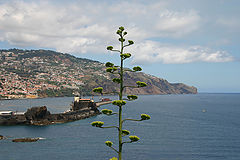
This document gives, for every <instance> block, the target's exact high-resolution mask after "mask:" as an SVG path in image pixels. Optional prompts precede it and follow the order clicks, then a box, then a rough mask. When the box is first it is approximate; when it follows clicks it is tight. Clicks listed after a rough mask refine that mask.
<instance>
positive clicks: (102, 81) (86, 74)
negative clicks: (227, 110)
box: [0, 49, 197, 98]
mask: <svg viewBox="0 0 240 160" xmlns="http://www.w3.org/2000/svg"><path fill="white" fill-rule="evenodd" d="M112 78H114V77H113V75H111V74H109V73H106V71H105V66H104V63H100V62H98V61H93V60H89V59H84V58H77V57H74V56H72V55H69V54H63V53H59V52H54V51H49V50H19V49H10V50H0V88H1V90H0V95H3V94H8V95H10V94H11V96H15V97H18V98H19V97H20V98H21V97H22V98H24V96H26V95H38V96H39V97H49V96H51V97H54V96H73V91H77V92H81V93H82V94H83V95H91V94H92V92H91V91H92V89H93V88H95V87H99V86H101V87H103V88H104V90H105V91H107V92H112V91H118V85H117V84H115V83H113V82H112ZM124 78H125V81H124V82H125V85H136V84H135V82H136V81H143V82H146V83H147V84H148V86H147V87H144V88H137V89H132V88H127V89H126V90H125V93H127V94H196V93H197V88H195V87H192V86H187V85H185V84H182V83H169V82H168V81H167V80H165V79H162V78H158V77H155V76H152V75H149V74H145V73H143V72H138V73H132V72H127V73H125V75H124ZM10 81H15V82H16V84H17V85H13V86H11V83H9V82H10ZM26 90H27V91H29V93H26ZM8 92H9V93H8ZM13 93H14V95H13ZM3 96H4V95H3ZM0 98H1V97H0ZM10 98H11V97H10Z"/></svg>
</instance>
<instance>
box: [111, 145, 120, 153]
mask: <svg viewBox="0 0 240 160" xmlns="http://www.w3.org/2000/svg"><path fill="white" fill-rule="evenodd" d="M109 148H112V149H113V150H114V151H115V152H117V153H119V152H118V150H116V149H115V148H113V147H112V146H111V147H109Z"/></svg>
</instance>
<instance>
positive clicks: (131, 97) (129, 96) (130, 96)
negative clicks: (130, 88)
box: [127, 95, 138, 100]
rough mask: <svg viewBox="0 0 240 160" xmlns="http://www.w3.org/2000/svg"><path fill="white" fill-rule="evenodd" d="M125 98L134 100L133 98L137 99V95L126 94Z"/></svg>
mask: <svg viewBox="0 0 240 160" xmlns="http://www.w3.org/2000/svg"><path fill="white" fill-rule="evenodd" d="M127 98H128V99H129V100H135V99H138V96H136V95H128V96H127Z"/></svg>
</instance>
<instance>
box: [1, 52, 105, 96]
mask: <svg viewBox="0 0 240 160" xmlns="http://www.w3.org/2000/svg"><path fill="white" fill-rule="evenodd" d="M34 52H35V51H31V53H28V52H17V53H16V52H15V53H14V52H11V51H1V52H0V62H1V63H0V98H4V99H14V98H38V97H39V96H40V95H39V93H40V92H42V91H46V90H52V91H56V90H64V89H70V90H78V89H79V88H81V86H84V85H85V83H84V82H83V81H82V78H84V77H85V76H86V75H85V74H84V71H82V70H83V69H84V67H82V66H81V65H79V66H75V65H74V66H72V65H73V64H72V62H71V61H69V59H68V58H62V57H60V56H61V55H53V56H52V57H51V58H49V57H46V56H38V55H39V53H36V56H34V55H35V54H34ZM39 52H41V50H40V51H39ZM82 65H84V66H85V67H87V64H82ZM97 65H99V64H96V66H97ZM92 67H94V66H92ZM98 74H101V73H100V72H99V73H98Z"/></svg>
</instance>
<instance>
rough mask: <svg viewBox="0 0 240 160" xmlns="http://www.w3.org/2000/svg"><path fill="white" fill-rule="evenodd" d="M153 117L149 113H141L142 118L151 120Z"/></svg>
mask: <svg viewBox="0 0 240 160" xmlns="http://www.w3.org/2000/svg"><path fill="white" fill-rule="evenodd" d="M150 118H151V117H150V116H149V115H148V114H141V119H142V120H149V119H150Z"/></svg>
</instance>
